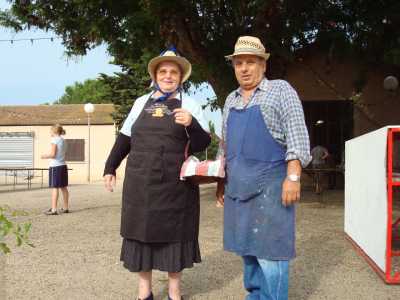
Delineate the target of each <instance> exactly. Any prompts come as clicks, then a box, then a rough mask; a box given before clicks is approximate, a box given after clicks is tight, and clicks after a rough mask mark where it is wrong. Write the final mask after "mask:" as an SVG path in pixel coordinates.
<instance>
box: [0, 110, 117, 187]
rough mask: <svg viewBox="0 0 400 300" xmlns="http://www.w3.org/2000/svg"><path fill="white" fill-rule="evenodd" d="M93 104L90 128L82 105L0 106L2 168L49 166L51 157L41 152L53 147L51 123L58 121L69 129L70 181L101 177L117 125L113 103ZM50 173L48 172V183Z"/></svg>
mask: <svg viewBox="0 0 400 300" xmlns="http://www.w3.org/2000/svg"><path fill="white" fill-rule="evenodd" d="M94 107H95V110H94V113H93V114H92V115H91V117H90V132H89V126H88V116H87V114H86V113H85V111H84V109H83V105H79V104H76V105H37V106H0V168H24V167H25V168H47V167H48V164H49V161H48V160H46V159H41V158H40V156H41V155H42V154H44V153H48V152H49V151H50V140H51V136H50V127H51V126H52V125H53V124H56V123H59V124H61V125H62V126H63V128H64V129H65V131H66V134H65V136H64V139H65V141H66V143H67V153H66V161H67V165H68V167H69V168H70V169H72V170H70V171H69V182H70V183H71V184H76V183H85V182H87V181H88V179H89V177H90V181H99V180H102V176H103V169H104V164H105V161H106V159H107V156H108V154H109V152H110V150H111V148H112V146H113V144H114V140H115V137H116V126H115V123H114V121H113V119H112V117H111V113H112V112H113V111H114V108H113V105H112V104H96V105H94ZM89 135H90V139H89ZM89 149H90V153H89ZM122 173H123V168H120V169H119V174H122ZM119 174H118V175H119ZM47 176H48V175H47V172H45V177H44V182H45V185H46V184H47Z"/></svg>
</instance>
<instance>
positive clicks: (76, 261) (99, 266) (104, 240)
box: [0, 183, 400, 300]
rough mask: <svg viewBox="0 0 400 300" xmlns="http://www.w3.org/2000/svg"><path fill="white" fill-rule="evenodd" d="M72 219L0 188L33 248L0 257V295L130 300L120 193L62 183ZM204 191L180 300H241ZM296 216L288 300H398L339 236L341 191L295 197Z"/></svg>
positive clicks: (163, 293)
mask: <svg viewBox="0 0 400 300" xmlns="http://www.w3.org/2000/svg"><path fill="white" fill-rule="evenodd" d="M70 192H71V203H72V204H71V209H72V213H70V214H64V215H59V216H45V215H43V214H42V211H44V210H45V209H47V208H48V206H49V203H50V200H49V196H50V191H49V190H48V189H36V190H31V191H18V192H7V193H5V192H1V193H0V205H4V204H8V205H10V206H11V207H12V208H15V209H24V210H25V211H27V212H28V213H29V216H27V217H19V220H20V221H23V220H30V221H31V223H32V232H31V241H32V242H33V243H34V244H35V246H36V247H35V248H33V249H32V248H29V247H22V248H17V249H13V253H12V254H11V255H7V256H6V257H4V256H0V299H1V300H2V299H134V296H135V294H136V276H135V275H134V274H132V273H129V272H128V271H127V270H125V269H124V268H123V267H122V266H121V264H120V262H119V251H120V246H121V238H120V236H119V222H120V198H121V189H120V187H119V188H118V189H117V191H116V192H114V193H106V192H105V191H104V189H103V186H102V184H101V183H94V184H91V185H75V186H71V187H70ZM214 193H215V190H214V187H213V186H207V187H204V188H202V198H201V229H200V246H201V251H202V258H203V262H202V263H201V264H198V265H196V266H195V267H194V268H193V269H188V270H186V271H185V272H184V275H183V291H184V295H185V299H244V297H245V292H244V290H243V287H242V276H241V274H242V273H241V272H242V266H241V260H240V258H238V257H236V256H235V255H233V254H231V253H228V252H224V251H223V250H222V226H221V225H222V210H221V209H218V208H216V207H215V203H214V196H213V195H214ZM303 199H304V200H303V201H302V202H301V204H299V206H298V211H297V254H298V258H297V259H295V260H294V261H293V262H292V264H291V274H290V292H289V299H310V300H317V299H318V300H319V299H342V300H347V299H357V300H358V299H363V300H364V299H365V300H368V299H371V300H381V299H393V300H395V299H396V300H397V299H400V286H389V285H385V284H384V283H383V281H382V280H381V279H380V278H379V277H378V276H377V275H376V274H375V273H374V272H373V271H372V269H371V268H370V267H369V265H368V264H366V262H365V261H364V260H363V259H361V258H360V257H359V256H358V255H357V254H356V253H355V251H354V250H353V248H352V247H351V246H350V244H349V243H348V242H347V241H346V240H345V238H344V234H343V192H341V191H328V192H326V193H325V194H324V196H323V199H322V201H320V200H321V199H318V198H317V197H316V196H315V195H313V194H312V193H310V192H307V191H306V192H304V193H303ZM153 284H154V289H153V291H154V294H155V296H156V299H166V297H167V290H166V285H167V281H166V276H165V274H164V273H160V272H155V274H154V283H153Z"/></svg>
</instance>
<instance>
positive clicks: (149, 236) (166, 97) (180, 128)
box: [104, 50, 211, 300]
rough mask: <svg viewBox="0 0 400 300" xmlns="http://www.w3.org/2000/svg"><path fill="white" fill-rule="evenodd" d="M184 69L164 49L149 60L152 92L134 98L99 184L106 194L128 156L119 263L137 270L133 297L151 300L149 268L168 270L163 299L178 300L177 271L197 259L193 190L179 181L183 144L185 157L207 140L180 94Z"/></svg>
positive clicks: (201, 122) (192, 105)
mask: <svg viewBox="0 0 400 300" xmlns="http://www.w3.org/2000/svg"><path fill="white" fill-rule="evenodd" d="M191 69H192V67H191V64H190V63H189V61H188V60H186V59H185V58H184V57H181V56H177V55H176V53H175V52H174V51H170V50H168V51H166V52H165V53H163V54H161V55H160V56H158V57H155V58H153V59H152V60H151V61H150V62H149V64H148V71H149V74H150V76H151V78H152V80H153V88H154V91H153V92H152V93H150V94H147V95H144V96H142V97H140V98H138V99H136V101H135V104H134V106H133V107H132V110H131V112H130V113H129V115H128V117H127V119H126V120H125V122H124V124H123V126H122V129H121V131H120V133H119V135H118V137H117V139H116V142H115V144H114V146H113V149H112V150H111V153H110V155H109V157H108V160H107V162H106V166H105V171H104V181H105V186H106V189H107V190H109V191H112V190H113V187H114V186H115V170H116V169H117V168H118V166H119V164H120V163H121V161H122V160H123V159H124V158H125V156H127V155H128V154H129V155H128V158H127V163H126V171H125V179H124V184H123V192H122V213H121V236H122V237H123V242H122V249H121V261H123V262H124V267H125V268H127V269H128V270H129V271H131V272H138V273H139V289H138V297H139V299H153V294H152V291H151V278H152V270H153V269H156V270H161V271H165V272H168V279H169V281H168V282H169V289H168V293H169V299H174V300H176V299H181V292H180V278H181V271H182V270H183V269H184V268H190V267H192V266H193V263H199V262H200V261H201V257H200V250H199V243H198V234H199V208H200V204H199V187H198V186H197V185H194V184H192V183H191V182H188V181H181V180H180V179H179V172H180V168H181V165H182V163H183V161H184V159H185V155H184V152H185V146H186V145H187V143H188V140H190V144H189V145H190V152H197V151H203V150H204V149H205V148H206V147H207V146H208V145H209V143H210V141H211V139H210V135H209V133H208V131H209V130H208V126H207V122H206V121H205V119H204V116H203V112H202V110H201V107H200V105H199V104H197V103H196V102H195V101H194V100H193V99H191V98H188V97H186V96H183V95H182V92H181V85H182V83H183V82H185V81H186V80H187V79H188V78H189V76H190V73H191Z"/></svg>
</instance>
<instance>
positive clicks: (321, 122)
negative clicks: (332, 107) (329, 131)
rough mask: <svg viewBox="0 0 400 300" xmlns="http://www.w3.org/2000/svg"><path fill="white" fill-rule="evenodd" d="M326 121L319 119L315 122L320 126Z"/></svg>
mask: <svg viewBox="0 0 400 300" xmlns="http://www.w3.org/2000/svg"><path fill="white" fill-rule="evenodd" d="M324 123H325V121H324V120H318V121H317V122H315V126H319V125H322V124H324Z"/></svg>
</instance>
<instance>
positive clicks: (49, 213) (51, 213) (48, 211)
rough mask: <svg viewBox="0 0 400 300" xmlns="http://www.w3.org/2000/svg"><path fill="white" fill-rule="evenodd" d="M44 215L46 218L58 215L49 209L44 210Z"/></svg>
mask: <svg viewBox="0 0 400 300" xmlns="http://www.w3.org/2000/svg"><path fill="white" fill-rule="evenodd" d="M44 214H45V215H48V216H56V215H58V212H57V211H53V210H52V209H51V208H50V209H49V210H46V211H45V212H44Z"/></svg>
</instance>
